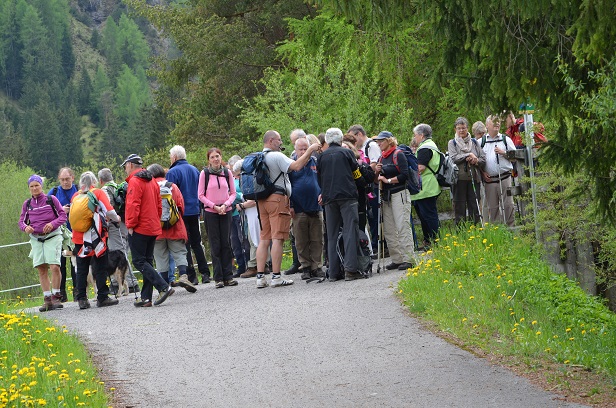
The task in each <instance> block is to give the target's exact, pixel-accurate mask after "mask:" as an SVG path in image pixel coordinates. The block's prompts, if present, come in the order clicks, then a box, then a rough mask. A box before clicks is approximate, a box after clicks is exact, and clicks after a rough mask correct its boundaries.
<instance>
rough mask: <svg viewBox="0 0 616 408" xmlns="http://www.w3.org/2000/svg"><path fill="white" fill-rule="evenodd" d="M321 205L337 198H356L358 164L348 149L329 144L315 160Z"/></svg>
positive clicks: (358, 173) (358, 176)
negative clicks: (316, 160)
mask: <svg viewBox="0 0 616 408" xmlns="http://www.w3.org/2000/svg"><path fill="white" fill-rule="evenodd" d="M317 172H318V177H319V185H320V186H321V198H322V200H323V205H326V204H328V203H330V202H332V201H337V200H350V199H355V200H357V185H356V184H355V180H356V179H360V178H361V173H360V172H359V165H358V164H357V160H356V159H355V156H354V155H353V152H352V151H351V150H349V149H345V148H342V147H340V145H337V144H331V145H330V146H329V147H328V148H327V150H325V151H324V152H323V154H321V157H319V161H318V162H317Z"/></svg>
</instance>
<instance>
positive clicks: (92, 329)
mask: <svg viewBox="0 0 616 408" xmlns="http://www.w3.org/2000/svg"><path fill="white" fill-rule="evenodd" d="M295 276H296V277H298V278H299V275H295ZM401 276H402V273H401V272H396V273H391V272H387V273H384V274H378V275H375V276H374V277H373V278H371V279H368V280H362V281H354V282H344V281H339V282H335V283H330V282H325V283H321V284H317V283H310V284H306V283H304V282H302V281H299V282H297V281H296V283H295V285H293V286H291V287H282V288H265V289H260V290H257V289H256V288H255V279H254V278H253V279H242V280H241V281H240V285H239V286H237V287H232V288H229V287H227V288H224V289H214V287H213V285H211V284H208V285H199V286H198V289H199V290H198V292H197V293H195V294H190V293H188V292H186V291H184V290H183V289H181V288H177V289H178V290H177V291H176V294H174V295H173V296H171V297H170V298H169V299H168V300H167V302H165V303H164V304H163V305H161V306H159V307H152V308H147V309H137V308H135V307H133V306H132V301H133V299H134V298H132V297H123V298H121V299H120V304H119V305H118V306H113V307H108V308H101V309H98V308H96V306H95V305H94V304H93V307H92V309H89V310H78V308H77V304H76V303H67V304H66V306H65V309H64V310H61V311H54V312H50V313H49V314H48V315H47V316H48V317H50V318H52V317H53V318H56V317H57V319H58V322H59V323H60V324H65V325H67V326H68V327H69V329H71V330H73V331H75V332H77V333H78V334H79V335H80V336H81V337H82V338H83V339H84V341H85V342H86V344H87V345H88V347H89V348H90V350H92V352H93V353H94V355H95V356H96V357H97V360H98V361H99V362H100V364H102V366H104V372H105V376H106V377H107V380H108V383H111V384H114V385H115V386H116V387H118V388H121V389H122V394H123V395H124V397H123V402H124V404H123V405H122V407H124V406H126V407H138V408H141V407H143V408H146V407H182V408H191V407H226V408H227V407H439V408H440V407H525V408H526V407H575V406H579V405H575V404H569V403H565V402H562V401H559V400H557V399H556V398H557V397H556V395H554V394H550V393H547V392H544V391H542V390H540V389H538V388H537V387H535V386H533V385H532V384H530V383H529V382H528V381H527V380H526V379H524V378H521V377H518V376H516V375H514V374H513V373H512V372H510V371H508V370H506V369H503V368H500V367H494V366H491V365H490V364H488V363H487V362H486V361H485V360H484V359H481V358H477V357H475V356H473V355H472V354H470V353H468V352H466V351H463V350H461V349H459V348H457V347H455V346H453V345H451V344H449V343H447V342H445V341H444V340H442V339H440V338H439V337H437V336H435V335H433V334H432V333H429V332H427V331H425V330H423V329H422V328H421V327H420V325H419V324H418V323H417V322H416V321H415V320H414V319H412V318H410V317H408V315H407V314H406V313H405V310H404V308H403V307H402V306H401V304H400V302H399V300H398V299H397V298H396V296H395V295H394V291H395V286H396V282H397V280H398V279H399V278H400V277H401Z"/></svg>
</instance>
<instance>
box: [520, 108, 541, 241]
mask: <svg viewBox="0 0 616 408" xmlns="http://www.w3.org/2000/svg"><path fill="white" fill-rule="evenodd" d="M534 112H535V106H534V105H533V104H532V103H530V102H529V101H527V102H522V104H520V112H519V113H521V114H523V115H524V133H525V134H526V143H525V144H526V155H527V156H526V157H528V168H529V172H530V189H531V194H532V200H533V217H534V219H535V239H536V241H537V243H539V224H538V223H537V195H536V187H535V160H534V150H533V147H534V145H535V133H534V132H533V124H534V121H533V113H534Z"/></svg>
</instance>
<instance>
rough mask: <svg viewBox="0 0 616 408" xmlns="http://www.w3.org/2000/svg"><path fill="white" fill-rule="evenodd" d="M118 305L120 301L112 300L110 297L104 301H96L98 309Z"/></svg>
mask: <svg viewBox="0 0 616 408" xmlns="http://www.w3.org/2000/svg"><path fill="white" fill-rule="evenodd" d="M118 303H120V302H119V301H118V299H112V298H110V297H108V298H106V299H104V300H97V301H96V307H105V306H115V305H117V304H118Z"/></svg>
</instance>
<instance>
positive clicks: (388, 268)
mask: <svg viewBox="0 0 616 408" xmlns="http://www.w3.org/2000/svg"><path fill="white" fill-rule="evenodd" d="M400 265H402V264H401V263H395V262H392V263H390V264H389V265H387V266H386V267H385V269H387V270H388V271H391V270H393V269H398V267H400Z"/></svg>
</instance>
